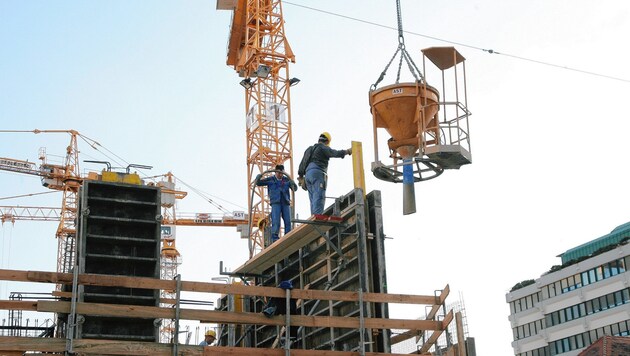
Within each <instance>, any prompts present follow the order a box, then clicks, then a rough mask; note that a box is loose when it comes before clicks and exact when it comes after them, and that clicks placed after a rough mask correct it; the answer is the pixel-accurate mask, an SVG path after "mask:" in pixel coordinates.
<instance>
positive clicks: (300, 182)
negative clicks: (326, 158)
mask: <svg viewBox="0 0 630 356" xmlns="http://www.w3.org/2000/svg"><path fill="white" fill-rule="evenodd" d="M297 181H298V185H299V186H300V187H301V188H302V189H304V190H307V188H306V181H305V180H304V177H298V178H297Z"/></svg>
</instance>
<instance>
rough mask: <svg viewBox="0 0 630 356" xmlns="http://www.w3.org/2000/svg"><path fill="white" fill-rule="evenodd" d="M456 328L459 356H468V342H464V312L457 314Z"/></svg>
mask: <svg viewBox="0 0 630 356" xmlns="http://www.w3.org/2000/svg"><path fill="white" fill-rule="evenodd" d="M455 327H456V328H457V350H458V352H457V356H466V341H465V340H464V322H463V318H462V312H457V313H455Z"/></svg>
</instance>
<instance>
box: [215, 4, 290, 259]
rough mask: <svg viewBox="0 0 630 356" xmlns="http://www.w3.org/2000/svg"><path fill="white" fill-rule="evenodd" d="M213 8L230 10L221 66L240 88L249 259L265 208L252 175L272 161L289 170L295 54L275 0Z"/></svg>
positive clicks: (259, 243) (260, 237) (260, 239)
mask: <svg viewBox="0 0 630 356" xmlns="http://www.w3.org/2000/svg"><path fill="white" fill-rule="evenodd" d="M217 9H218V10H231V11H232V12H233V14H232V28H231V30H230V39H229V44H228V53H227V65H229V66H232V67H234V69H235V70H236V72H237V73H238V75H239V77H241V78H243V79H242V80H241V82H240V84H241V86H243V88H245V116H246V122H247V123H246V137H247V191H248V192H251V191H252V190H254V191H255V193H254V199H252V201H249V202H248V208H249V212H250V214H252V219H251V220H252V226H249V229H250V231H249V255H250V258H251V257H252V256H253V255H254V254H256V253H257V252H259V251H261V250H262V249H263V248H264V247H265V245H264V234H263V231H261V230H260V229H259V228H258V221H260V220H262V219H264V218H265V216H267V215H268V214H269V212H270V210H271V209H270V205H269V202H268V197H266V194H265V190H264V189H263V188H262V187H255V186H254V181H255V179H256V175H257V174H259V173H261V174H262V173H263V172H265V171H267V170H269V169H273V168H274V167H275V165H277V164H284V165H285V166H288V168H289V169H288V172H293V148H292V134H291V100H290V90H289V88H290V87H291V86H292V85H294V84H297V83H298V82H299V79H297V78H290V76H289V62H292V63H295V55H294V54H293V51H292V50H291V46H289V42H288V41H287V38H286V37H285V34H284V18H283V16H282V2H281V1H280V0H253V1H252V0H249V1H245V0H217ZM287 161H288V165H287V164H286V162H287ZM248 200H249V199H248Z"/></svg>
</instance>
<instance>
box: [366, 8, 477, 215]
mask: <svg viewBox="0 0 630 356" xmlns="http://www.w3.org/2000/svg"><path fill="white" fill-rule="evenodd" d="M396 2H397V11H398V48H397V50H396V52H395V53H394V57H393V58H392V59H391V60H390V62H389V63H388V64H387V66H386V67H385V69H384V71H383V72H382V73H381V75H380V77H379V78H378V80H377V81H376V83H375V84H373V85H372V87H371V88H370V93H369V102H370V111H371V113H372V119H373V120H372V121H373V130H374V162H373V163H372V173H373V174H374V176H375V177H376V178H378V179H381V180H385V181H388V182H394V183H403V214H405V215H406V214H412V213H415V212H416V203H415V192H414V182H420V181H423V180H428V179H432V178H435V177H437V176H439V175H440V174H442V172H443V171H444V169H459V167H461V166H462V165H465V164H469V163H471V162H472V158H471V154H470V136H469V134H468V131H469V130H468V116H469V115H470V112H469V111H468V108H467V95H466V70H465V65H464V61H465V58H464V57H463V56H462V55H461V54H460V53H459V52H457V50H456V49H455V48H453V47H433V48H428V49H424V50H422V53H423V60H422V69H423V70H422V71H420V70H419V69H418V67H417V66H416V64H415V63H414V62H413V60H412V59H411V56H410V55H409V54H408V53H407V50H406V49H405V42H404V37H403V30H402V21H401V13H400V3H399V0H397V1H396ZM398 54H400V62H399V63H400V64H399V67H398V75H397V77H396V78H397V79H396V82H395V83H394V84H391V85H387V86H384V87H381V88H379V89H377V86H378V84H379V83H380V82H381V81H382V80H383V78H384V77H385V74H386V72H387V69H388V68H389V66H390V64H391V63H392V62H393V60H394V58H396V56H397V55H398ZM403 61H405V62H406V63H407V65H408V68H409V69H410V71H411V74H412V75H413V76H414V78H415V81H413V82H402V83H401V82H399V78H400V69H401V67H402V62H403ZM460 67H461V69H459V68H460ZM427 72H429V73H436V74H440V75H439V76H438V79H437V80H436V82H438V83H439V86H438V88H440V89H441V91H442V94H441V95H440V91H438V89H436V88H435V87H432V86H430V85H428V84H427V79H426V77H425V76H424V75H423V74H422V73H425V75H426V73H427ZM447 84H448V85H447ZM379 128H383V129H385V130H386V131H387V133H388V134H389V135H390V136H391V137H390V138H389V139H388V141H387V148H388V150H389V157H390V158H392V159H393V161H394V163H393V164H391V165H386V164H383V163H382V162H381V161H380V159H379V146H378V129H379Z"/></svg>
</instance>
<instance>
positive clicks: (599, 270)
mask: <svg viewBox="0 0 630 356" xmlns="http://www.w3.org/2000/svg"><path fill="white" fill-rule="evenodd" d="M595 274H596V275H597V277H596V278H597V280H598V281H601V280H602V279H604V269H603V268H602V266H599V267H597V268H595Z"/></svg>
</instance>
